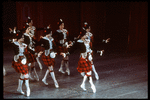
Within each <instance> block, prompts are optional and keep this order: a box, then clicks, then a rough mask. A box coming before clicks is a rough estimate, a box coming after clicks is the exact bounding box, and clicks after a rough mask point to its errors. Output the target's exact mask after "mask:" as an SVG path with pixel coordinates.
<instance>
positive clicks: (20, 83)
mask: <svg viewBox="0 0 150 100" xmlns="http://www.w3.org/2000/svg"><path fill="white" fill-rule="evenodd" d="M23 80H24V76H23V74H21V75H20V79H19V80H18V88H17V91H18V92H20V93H21V94H24V92H23V91H22V84H23Z"/></svg>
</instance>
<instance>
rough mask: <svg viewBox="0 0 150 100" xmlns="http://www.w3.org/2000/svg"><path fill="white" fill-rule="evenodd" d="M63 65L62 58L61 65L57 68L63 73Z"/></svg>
mask: <svg viewBox="0 0 150 100" xmlns="http://www.w3.org/2000/svg"><path fill="white" fill-rule="evenodd" d="M63 65H64V60H62V61H61V65H60V68H59V71H60V72H61V73H63V74H64V73H65V72H64V71H63Z"/></svg>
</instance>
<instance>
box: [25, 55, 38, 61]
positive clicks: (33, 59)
mask: <svg viewBox="0 0 150 100" xmlns="http://www.w3.org/2000/svg"><path fill="white" fill-rule="evenodd" d="M26 57H27V63H32V62H37V61H36V57H35V55H34V54H32V53H27V54H26Z"/></svg>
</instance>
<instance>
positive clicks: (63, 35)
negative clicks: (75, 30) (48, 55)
mask: <svg viewBox="0 0 150 100" xmlns="http://www.w3.org/2000/svg"><path fill="white" fill-rule="evenodd" d="M57 24H58V27H59V29H58V30H56V32H54V33H53V36H52V37H53V38H54V41H55V43H56V45H57V54H60V53H67V51H68V50H67V48H68V47H69V46H70V45H68V43H69V42H71V41H69V34H68V31H67V30H66V29H64V22H63V20H62V19H60V21H59V22H58V23H57ZM68 60H69V57H68V56H65V57H63V59H62V61H61V65H60V68H59V71H60V72H61V73H65V72H64V71H63V65H64V64H65V66H66V72H67V73H68V75H70V70H69V62H68Z"/></svg>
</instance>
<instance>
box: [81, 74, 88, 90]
mask: <svg viewBox="0 0 150 100" xmlns="http://www.w3.org/2000/svg"><path fill="white" fill-rule="evenodd" d="M84 74H85V73H84V72H82V73H81V75H84ZM86 79H87V75H84V76H83V81H82V84H81V85H80V87H81V88H82V89H83V90H84V91H86V88H85V82H86Z"/></svg>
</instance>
